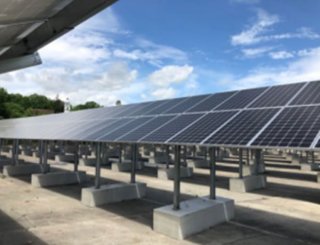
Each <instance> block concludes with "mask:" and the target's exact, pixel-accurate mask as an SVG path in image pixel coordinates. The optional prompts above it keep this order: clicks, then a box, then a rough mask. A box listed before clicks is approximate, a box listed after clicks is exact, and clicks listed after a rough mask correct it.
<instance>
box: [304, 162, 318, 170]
mask: <svg viewBox="0 0 320 245" xmlns="http://www.w3.org/2000/svg"><path fill="white" fill-rule="evenodd" d="M300 168H301V170H302V171H320V165H319V164H316V163H314V164H312V163H311V164H310V163H301V164H300Z"/></svg>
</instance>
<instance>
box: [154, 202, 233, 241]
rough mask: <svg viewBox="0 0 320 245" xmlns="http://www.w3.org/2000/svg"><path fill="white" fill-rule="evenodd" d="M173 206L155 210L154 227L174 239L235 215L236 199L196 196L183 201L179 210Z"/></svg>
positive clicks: (227, 219)
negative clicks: (212, 198) (213, 198)
mask: <svg viewBox="0 0 320 245" xmlns="http://www.w3.org/2000/svg"><path fill="white" fill-rule="evenodd" d="M172 207H173V206H172V205H168V206H164V207H161V208H157V209H155V210H154V211H153V229H154V230H155V231H156V232H159V233H162V234H164V235H166V236H169V237H171V238H174V239H184V238H186V237H188V236H191V235H193V234H196V233H198V232H201V231H204V230H207V229H209V228H210V227H212V226H215V225H217V224H220V223H223V222H227V221H229V220H231V219H232V218H233V217H234V201H233V200H231V199H227V198H222V197H217V199H216V200H211V199H209V198H208V197H201V198H195V199H191V200H187V201H184V202H181V203H180V209H179V210H173V208H172Z"/></svg>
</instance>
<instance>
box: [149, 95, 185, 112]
mask: <svg viewBox="0 0 320 245" xmlns="http://www.w3.org/2000/svg"><path fill="white" fill-rule="evenodd" d="M185 99H186V98H178V99H172V100H167V101H165V103H163V104H161V105H160V106H158V107H156V108H154V109H152V110H151V111H148V112H146V113H144V115H157V114H162V113H163V112H165V111H167V110H168V109H171V108H172V107H174V106H176V105H177V104H179V103H181V102H182V101H184V100H185Z"/></svg>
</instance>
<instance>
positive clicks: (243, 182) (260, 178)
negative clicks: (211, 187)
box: [229, 174, 267, 192]
mask: <svg viewBox="0 0 320 245" xmlns="http://www.w3.org/2000/svg"><path fill="white" fill-rule="evenodd" d="M266 186H267V177H266V175H264V174H260V175H251V176H245V177H243V178H242V179H240V178H231V179H229V190H230V191H234V192H248V191H253V190H258V189H263V188H265V187H266Z"/></svg>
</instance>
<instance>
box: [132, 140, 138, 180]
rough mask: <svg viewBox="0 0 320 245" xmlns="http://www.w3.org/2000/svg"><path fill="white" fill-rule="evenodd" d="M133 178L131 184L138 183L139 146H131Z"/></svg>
mask: <svg viewBox="0 0 320 245" xmlns="http://www.w3.org/2000/svg"><path fill="white" fill-rule="evenodd" d="M131 153H132V159H131V178H130V183H136V166H137V158H138V146H137V144H132V145H131Z"/></svg>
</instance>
